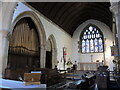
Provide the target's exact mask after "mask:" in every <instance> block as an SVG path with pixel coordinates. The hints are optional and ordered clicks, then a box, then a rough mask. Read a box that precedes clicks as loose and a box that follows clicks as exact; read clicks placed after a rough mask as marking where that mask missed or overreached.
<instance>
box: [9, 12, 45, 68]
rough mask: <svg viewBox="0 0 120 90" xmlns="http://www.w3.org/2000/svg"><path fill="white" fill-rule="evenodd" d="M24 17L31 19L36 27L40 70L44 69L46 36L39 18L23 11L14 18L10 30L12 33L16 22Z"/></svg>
mask: <svg viewBox="0 0 120 90" xmlns="http://www.w3.org/2000/svg"><path fill="white" fill-rule="evenodd" d="M25 17H29V18H31V19H32V21H33V22H34V24H35V26H36V29H37V32H38V37H39V40H40V44H39V45H40V46H39V47H40V66H41V68H44V67H45V53H46V52H45V43H46V34H45V30H44V28H43V25H42V23H41V21H40V19H39V17H38V16H37V14H36V13H34V12H33V11H25V12H23V13H21V14H19V15H18V16H17V17H16V19H15V20H14V21H13V24H12V29H11V30H12V31H13V29H14V27H15V25H16V24H17V22H18V21H19V20H21V19H22V18H25ZM12 31H11V33H12Z"/></svg>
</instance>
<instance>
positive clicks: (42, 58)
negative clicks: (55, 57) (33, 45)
mask: <svg viewBox="0 0 120 90" xmlns="http://www.w3.org/2000/svg"><path fill="white" fill-rule="evenodd" d="M45 57H46V51H45V45H41V46H40V67H41V68H45V62H46V61H45Z"/></svg>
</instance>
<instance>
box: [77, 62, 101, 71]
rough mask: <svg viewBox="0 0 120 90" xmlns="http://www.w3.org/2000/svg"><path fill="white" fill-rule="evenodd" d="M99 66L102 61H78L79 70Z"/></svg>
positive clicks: (92, 68)
mask: <svg viewBox="0 0 120 90" xmlns="http://www.w3.org/2000/svg"><path fill="white" fill-rule="evenodd" d="M99 66H102V62H79V63H78V68H79V70H97V68H98V67H99Z"/></svg>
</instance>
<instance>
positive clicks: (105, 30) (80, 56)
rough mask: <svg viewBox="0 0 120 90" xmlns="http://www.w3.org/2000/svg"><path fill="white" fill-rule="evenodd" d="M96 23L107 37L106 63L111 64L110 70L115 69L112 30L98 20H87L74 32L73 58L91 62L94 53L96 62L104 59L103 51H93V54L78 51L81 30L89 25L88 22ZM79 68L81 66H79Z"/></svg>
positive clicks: (78, 60)
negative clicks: (111, 47)
mask: <svg viewBox="0 0 120 90" xmlns="http://www.w3.org/2000/svg"><path fill="white" fill-rule="evenodd" d="M90 23H91V24H94V25H96V26H98V28H99V29H100V30H101V31H102V33H103V35H104V38H106V43H105V44H106V48H105V49H106V51H105V60H106V64H107V65H108V66H109V68H110V70H112V69H113V66H114V65H113V63H112V60H113V59H114V57H113V56H111V49H110V46H112V45H113V43H112V42H113V37H112V36H113V35H112V32H111V30H110V28H109V27H108V26H107V25H105V24H104V23H102V22H100V21H97V20H87V21H85V22H84V23H83V24H81V25H80V26H79V27H78V28H77V29H76V31H75V32H74V34H73V43H72V60H74V61H75V60H76V61H77V62H91V55H93V58H92V60H93V62H96V60H99V61H100V62H101V61H102V60H104V56H103V53H95V54H94V53H91V54H81V53H78V50H79V49H78V43H77V42H78V41H79V38H80V34H81V31H82V30H83V29H84V28H85V27H86V26H87V25H88V24H90ZM78 69H79V67H78Z"/></svg>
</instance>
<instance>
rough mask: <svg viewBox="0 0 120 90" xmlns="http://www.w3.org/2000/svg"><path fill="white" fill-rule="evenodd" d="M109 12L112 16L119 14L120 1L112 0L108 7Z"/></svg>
mask: <svg viewBox="0 0 120 90" xmlns="http://www.w3.org/2000/svg"><path fill="white" fill-rule="evenodd" d="M110 10H111V12H112V13H113V14H114V16H115V17H116V16H120V2H114V3H113V4H112V5H111V7H110Z"/></svg>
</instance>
